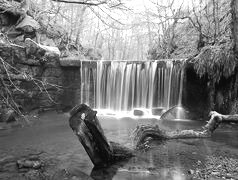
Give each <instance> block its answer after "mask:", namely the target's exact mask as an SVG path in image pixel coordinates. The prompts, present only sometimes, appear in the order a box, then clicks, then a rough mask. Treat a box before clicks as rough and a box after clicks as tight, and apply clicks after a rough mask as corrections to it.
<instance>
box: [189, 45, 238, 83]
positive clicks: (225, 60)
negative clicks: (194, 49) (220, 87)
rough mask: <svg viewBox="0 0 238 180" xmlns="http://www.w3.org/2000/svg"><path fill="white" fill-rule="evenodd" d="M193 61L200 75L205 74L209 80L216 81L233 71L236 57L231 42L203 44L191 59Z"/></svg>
mask: <svg viewBox="0 0 238 180" xmlns="http://www.w3.org/2000/svg"><path fill="white" fill-rule="evenodd" d="M193 63H194V68H195V70H196V72H197V74H198V75H199V76H200V77H202V76H204V75H205V74H207V75H208V78H209V79H210V80H212V81H213V82H218V81H219V80H220V79H221V77H222V76H223V77H226V78H227V77H229V76H231V75H232V74H233V73H234V70H235V67H236V64H237V59H236V57H235V54H234V51H233V45H232V43H229V44H228V43H226V44H222V45H212V46H205V47H204V48H202V49H201V52H200V53H199V54H198V55H197V56H196V57H195V58H194V59H193Z"/></svg>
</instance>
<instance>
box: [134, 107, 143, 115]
mask: <svg viewBox="0 0 238 180" xmlns="http://www.w3.org/2000/svg"><path fill="white" fill-rule="evenodd" d="M133 115H134V116H143V115H144V112H143V111H142V110H140V109H134V110H133Z"/></svg>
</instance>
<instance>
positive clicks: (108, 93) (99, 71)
mask: <svg viewBox="0 0 238 180" xmlns="http://www.w3.org/2000/svg"><path fill="white" fill-rule="evenodd" d="M178 62H179V61H172V60H170V61H168V60H167V61H162V60H161V61H160V60H158V61H141V62H140V61H138V62H135V61H133V62H132V61H131V62H130V61H96V62H95V61H94V62H93V63H94V64H95V63H96V65H95V66H91V65H89V66H88V64H86V65H84V64H83V63H82V65H81V95H82V96H81V101H80V102H81V103H86V104H88V105H90V106H91V107H94V108H96V109H100V110H101V109H106V110H107V111H110V112H117V114H118V112H128V111H131V110H133V109H138V108H143V109H148V110H151V109H153V108H158V107H160V108H163V109H169V108H170V107H173V106H175V105H181V100H182V88H183V87H182V86H183V62H182V61H180V62H179V63H178Z"/></svg>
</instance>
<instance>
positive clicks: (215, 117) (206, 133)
mask: <svg viewBox="0 0 238 180" xmlns="http://www.w3.org/2000/svg"><path fill="white" fill-rule="evenodd" d="M210 116H211V118H210V120H209V121H208V123H207V124H206V125H205V126H204V127H203V128H202V129H201V130H182V131H172V132H167V131H163V130H161V129H160V128H159V127H158V125H156V126H150V125H149V126H148V125H147V126H138V127H137V128H136V130H135V133H134V137H135V138H134V141H135V144H136V147H137V148H140V147H141V146H142V145H143V144H144V142H146V140H147V139H148V138H152V139H158V140H166V139H185V138H206V137H210V136H211V134H212V133H213V132H214V131H215V130H216V128H217V127H218V126H219V125H220V124H221V123H222V122H237V123H238V114H235V115H222V114H219V113H217V112H216V111H211V112H210Z"/></svg>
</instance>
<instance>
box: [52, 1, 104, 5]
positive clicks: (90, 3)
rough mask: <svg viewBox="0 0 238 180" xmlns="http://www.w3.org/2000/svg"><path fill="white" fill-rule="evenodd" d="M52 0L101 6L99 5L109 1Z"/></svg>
mask: <svg viewBox="0 0 238 180" xmlns="http://www.w3.org/2000/svg"><path fill="white" fill-rule="evenodd" d="M52 1H55V2H62V3H71V4H82V5H87V6H99V5H102V4H106V3H107V1H102V2H98V3H93V2H87V1H70V0H52Z"/></svg>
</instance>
